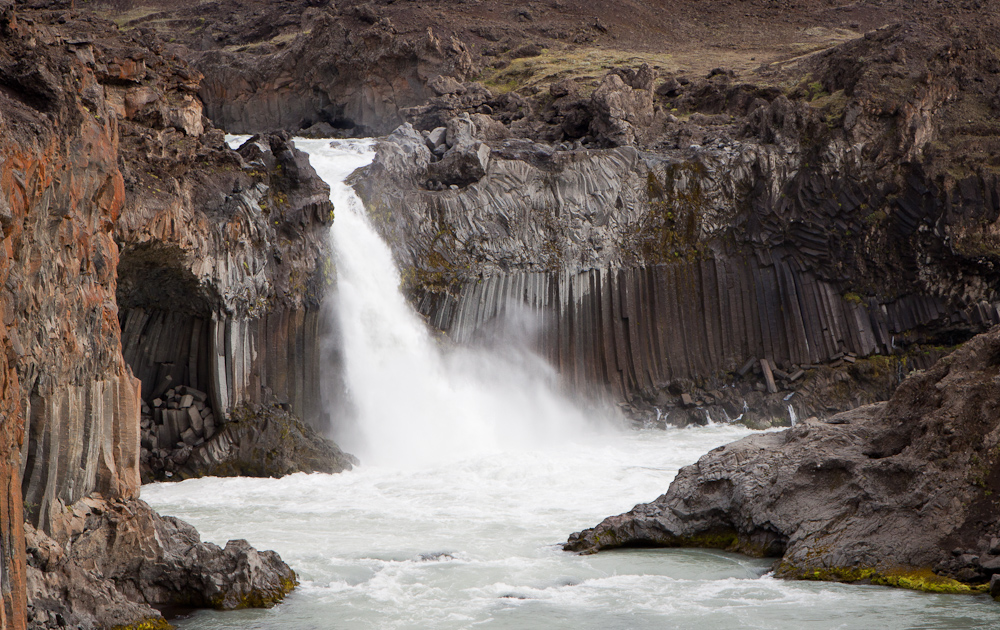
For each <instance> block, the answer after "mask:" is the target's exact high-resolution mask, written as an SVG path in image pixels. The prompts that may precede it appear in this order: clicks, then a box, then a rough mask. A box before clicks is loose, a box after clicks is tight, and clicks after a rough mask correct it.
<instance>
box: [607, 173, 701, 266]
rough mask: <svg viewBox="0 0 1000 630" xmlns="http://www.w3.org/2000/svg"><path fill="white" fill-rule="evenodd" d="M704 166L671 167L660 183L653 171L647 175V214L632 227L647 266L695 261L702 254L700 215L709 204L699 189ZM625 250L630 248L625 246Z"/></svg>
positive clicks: (636, 242) (630, 247)
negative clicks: (649, 264) (650, 264)
mask: <svg viewBox="0 0 1000 630" xmlns="http://www.w3.org/2000/svg"><path fill="white" fill-rule="evenodd" d="M706 175H707V170H706V168H705V165H704V164H702V163H700V162H696V161H691V162H682V163H678V164H670V165H668V166H666V167H665V168H664V172H663V181H662V182H661V181H660V179H659V178H657V176H656V174H655V173H654V172H653V171H649V172H648V173H647V174H646V197H647V203H648V212H647V213H646V214H645V216H644V217H643V218H642V220H641V222H640V223H639V224H637V225H635V226H634V235H635V245H637V246H638V247H637V249H638V251H639V253H641V255H642V259H643V261H644V262H646V263H669V262H680V261H687V262H694V261H697V260H699V259H700V258H701V256H702V255H703V251H702V245H701V243H700V242H699V235H700V232H701V221H702V216H703V215H704V214H705V212H706V210H707V209H708V201H707V200H706V198H705V194H704V192H703V190H702V185H701V182H702V179H703V178H704V177H705V176H706ZM622 249H623V250H625V251H629V250H631V249H633V246H632V245H631V244H626V245H625V246H624V247H623V248H622Z"/></svg>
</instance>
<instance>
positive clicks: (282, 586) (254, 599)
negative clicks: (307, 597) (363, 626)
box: [154, 572, 299, 630]
mask: <svg viewBox="0 0 1000 630" xmlns="http://www.w3.org/2000/svg"><path fill="white" fill-rule="evenodd" d="M298 585H299V581H298V579H297V578H296V576H295V573H294V572H293V573H292V577H291V578H282V579H281V581H280V583H279V586H278V589H277V590H274V591H262V590H255V591H251V592H249V593H244V594H243V595H241V596H240V598H239V601H237V603H236V606H234V607H232V608H225V607H224V603H225V600H226V598H225V596H222V595H220V596H218V597H216V598H214V599H213V600H212V606H214V607H215V608H216V609H218V610H242V609H244V608H271V607H272V606H274V605H275V604H278V603H280V602H281V600H283V599H284V598H285V595H288V594H289V593H291V592H292V591H293V590H295V587H296V586H298ZM154 630H155V629H154Z"/></svg>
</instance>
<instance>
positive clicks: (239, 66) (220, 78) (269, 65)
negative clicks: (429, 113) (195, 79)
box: [191, 13, 474, 135]
mask: <svg viewBox="0 0 1000 630" xmlns="http://www.w3.org/2000/svg"><path fill="white" fill-rule="evenodd" d="M304 28H306V29H307V30H306V31H305V32H304V33H303V34H302V35H301V36H299V37H298V38H296V39H295V40H294V41H293V42H292V43H291V44H290V45H289V46H288V47H287V48H285V49H284V50H281V51H280V52H273V53H271V54H259V55H253V54H245V53H237V52H229V51H219V50H211V51H206V52H200V53H193V54H192V56H191V58H192V62H193V63H194V65H195V66H196V67H197V68H198V69H199V70H200V71H201V72H203V73H204V75H205V80H204V82H203V83H202V87H201V89H200V91H199V95H200V96H201V98H202V100H203V101H204V102H205V105H206V113H207V115H208V116H209V118H211V119H212V121H213V122H214V123H215V124H216V125H218V126H220V127H222V128H224V129H226V130H227V131H229V132H230V133H255V132H258V131H268V130H278V129H288V130H292V131H298V130H300V129H302V130H304V129H308V128H309V127H311V126H312V125H314V124H319V123H322V125H323V126H322V130H324V131H325V132H326V133H324V134H321V135H329V134H330V133H333V132H335V131H336V130H339V131H340V132H341V133H343V132H347V133H349V134H352V135H377V134H382V133H387V132H388V131H390V130H391V129H393V128H394V127H395V126H396V125H397V124H399V123H400V122H402V120H403V117H402V115H401V114H400V110H401V109H403V108H406V107H411V106H414V105H419V104H421V103H423V102H424V101H426V100H427V99H428V98H430V97H433V96H436V95H437V92H435V91H434V89H433V88H432V87H431V86H429V85H428V83H429V82H430V81H431V80H432V79H435V78H438V77H439V75H442V74H445V75H449V76H452V75H454V76H457V77H458V78H460V79H465V78H468V77H469V76H471V75H472V74H473V71H474V65H473V59H472V57H471V56H470V54H469V51H468V50H467V49H466V47H465V44H463V43H462V42H461V41H460V40H458V39H455V38H448V37H444V38H442V37H438V36H437V35H435V34H434V30H433V29H432V28H427V30H426V32H425V33H422V34H420V35H413V34H411V35H408V36H406V37H404V36H401V35H398V34H397V32H396V29H395V27H394V26H393V24H392V22H391V21H389V20H387V19H383V20H380V21H377V22H375V23H374V24H365V25H363V27H362V28H349V27H347V26H346V25H345V24H342V23H340V22H339V21H335V20H333V19H332V18H331V17H329V16H326V15H324V14H321V13H317V14H316V15H315V18H314V19H313V20H312V21H311V22H310V23H309V24H307V25H305V26H304ZM452 80H454V79H452Z"/></svg>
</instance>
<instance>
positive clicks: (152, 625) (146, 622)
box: [111, 617, 173, 630]
mask: <svg viewBox="0 0 1000 630" xmlns="http://www.w3.org/2000/svg"><path fill="white" fill-rule="evenodd" d="M111 630H173V626H172V625H170V624H169V623H167V620H166V619H164V618H163V617H150V618H149V619H143V620H142V621H140V622H138V623H133V624H129V625H127V626H114V627H113V628H111Z"/></svg>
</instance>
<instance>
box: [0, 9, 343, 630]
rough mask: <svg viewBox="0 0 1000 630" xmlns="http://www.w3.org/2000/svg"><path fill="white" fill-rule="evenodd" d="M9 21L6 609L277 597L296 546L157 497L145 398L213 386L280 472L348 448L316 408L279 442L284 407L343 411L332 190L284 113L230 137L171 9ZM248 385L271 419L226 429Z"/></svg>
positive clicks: (243, 443)
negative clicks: (333, 361)
mask: <svg viewBox="0 0 1000 630" xmlns="http://www.w3.org/2000/svg"><path fill="white" fill-rule="evenodd" d="M0 34H2V40H0V87H2V89H0V128H2V130H3V133H2V138H0V228H2V237H3V240H2V243H0V281H2V284H0V286H2V289H0V323H2V325H0V348H2V350H3V352H0V368H2V369H0V379H2V388H0V413H2V423H0V437H2V439H0V445H2V446H0V448H2V449H3V452H2V453H0V454H2V455H3V458H2V463H0V487H2V488H3V499H2V501H0V516H2V518H0V577H2V579H0V593H2V597H3V608H2V617H0V626H2V627H4V628H6V627H11V628H24V627H25V624H26V623H28V613H29V606H30V613H31V620H30V623H31V624H32V626H35V627H56V626H58V625H61V624H65V623H66V622H67V620H71V621H70V623H74V624H79V625H80V626H81V627H110V626H111V625H128V624H132V623H139V622H141V621H143V620H144V619H147V620H153V621H151V623H154V622H155V623H161V624H162V617H161V616H160V614H159V613H158V612H157V609H158V608H163V607H166V606H172V605H195V606H203V605H211V606H217V607H222V608H233V607H240V606H245V605H268V604H272V603H274V602H275V601H277V600H279V599H280V598H281V597H282V596H283V595H284V593H285V592H287V591H288V590H289V589H290V588H291V586H292V584H293V581H294V574H293V573H291V571H290V569H289V568H288V567H287V566H286V565H284V563H282V562H281V561H280V559H279V558H277V556H275V555H274V554H271V553H270V552H260V553H258V552H257V551H255V550H253V549H251V548H249V546H247V545H246V544H245V543H240V542H238V541H237V542H235V543H231V544H230V545H229V546H228V547H227V548H226V549H225V550H223V549H219V548H218V547H215V546H213V545H203V544H201V543H200V542H199V541H198V540H197V535H196V534H195V533H194V532H193V530H192V529H191V528H190V527H189V526H187V525H185V524H183V523H180V522H178V521H173V520H171V519H163V518H161V517H159V516H158V515H156V514H155V513H153V512H151V511H150V510H149V509H148V507H146V506H145V505H144V504H143V503H141V502H140V501H138V494H139V484H140V459H144V458H146V457H147V456H149V454H150V453H149V451H150V450H151V449H148V448H147V449H143V448H142V446H141V442H143V441H146V440H147V439H148V438H147V436H146V435H144V434H143V424H142V421H141V420H142V418H143V416H144V412H145V411H147V410H148V412H149V413H148V414H145V416H146V419H147V423H146V429H147V432H148V430H149V429H150V428H157V427H160V426H163V425H166V424H167V423H168V419H169V421H170V422H173V421H175V420H177V421H178V422H179V419H178V418H176V417H175V416H176V415H177V414H175V413H174V412H175V411H179V410H180V409H181V405H180V404H178V403H174V405H175V406H176V409H174V408H169V407H165V408H164V409H159V406H158V405H156V404H154V402H153V399H154V398H155V396H158V395H159V394H161V393H163V391H157V388H158V387H159V386H160V385H161V384H163V383H166V384H167V385H168V386H169V387H172V388H174V389H175V391H180V390H181V388H184V391H185V392H186V391H187V390H188V389H190V390H192V391H203V392H205V398H204V402H202V404H204V403H205V402H207V407H208V408H209V409H210V410H212V411H213V413H214V416H215V418H217V419H218V426H219V428H220V430H219V432H218V433H217V434H216V435H215V436H214V437H216V438H221V440H222V442H224V443H222V442H220V443H219V444H221V446H220V445H219V444H215V443H214V442H213V441H212V440H209V441H207V442H205V443H204V444H200V443H198V444H195V446H205V447H206V448H208V449H214V450H212V451H211V452H222V451H225V452H226V453H230V452H234V451H235V452H239V449H240V448H246V449H254V448H256V449H257V451H255V452H261V453H264V452H268V449H269V448H272V447H274V448H276V450H275V451H274V452H275V453H277V454H278V456H276V458H275V460H274V461H275V471H274V472H275V474H283V473H285V472H288V471H289V470H297V469H299V467H298V466H299V462H297V461H295V458H296V457H299V456H302V458H303V460H304V461H307V462H308V466H310V470H319V469H329V470H331V471H333V470H340V469H343V468H344V467H345V466H347V467H349V466H350V464H351V460H350V458H349V456H344V455H343V454H342V453H339V451H338V450H337V449H335V447H333V446H332V445H330V444H329V443H327V442H325V440H324V439H323V438H321V437H319V436H318V435H317V434H316V433H315V432H312V431H309V430H308V429H307V428H306V427H304V426H302V425H297V424H294V423H295V422H297V420H295V419H294V418H288V419H287V420H284V424H281V425H280V426H283V427H288V426H295V427H298V429H297V431H296V432H294V433H293V434H292V436H291V437H289V438H288V440H290V442H289V443H285V444H282V445H278V446H275V445H274V444H263V443H262V442H263V441H266V440H267V439H268V436H271V437H274V434H275V430H274V429H273V428H272V429H269V428H267V426H268V425H267V422H268V419H267V418H268V417H270V416H273V417H274V418H275V421H276V422H277V421H278V420H279V419H281V418H286V417H287V416H288V414H289V410H291V411H292V412H294V413H295V414H298V415H299V417H300V418H307V419H310V420H313V421H315V422H317V423H320V424H321V420H318V419H317V416H318V414H317V413H316V412H315V410H316V409H317V408H318V406H319V405H318V403H317V398H318V392H319V387H318V379H319V378H320V377H319V374H318V373H319V369H318V365H319V357H318V351H317V350H315V346H316V344H315V342H316V339H317V338H318V328H319V321H320V318H319V315H318V313H319V308H320V304H319V300H320V296H321V293H322V289H323V286H324V284H325V282H326V277H325V273H324V269H325V266H324V265H323V264H322V263H323V261H324V260H325V257H326V251H325V232H326V229H327V226H328V225H329V222H330V220H331V219H332V207H331V205H330V203H329V199H328V190H327V189H326V187H325V185H324V184H323V183H322V182H321V181H320V180H319V179H318V178H317V177H316V176H315V173H314V172H313V171H312V170H311V168H310V167H309V166H308V160H307V159H306V158H305V156H304V154H301V153H298V152H296V151H295V150H294V148H293V147H292V146H291V144H290V142H289V141H288V138H287V137H285V136H268V137H262V138H257V139H255V140H254V141H253V142H251V143H249V144H248V145H247V146H246V147H244V150H243V152H242V153H236V152H234V151H232V150H231V149H230V148H229V147H228V146H227V145H226V144H225V142H224V140H223V135H222V133H221V132H220V131H218V130H215V129H213V128H212V127H211V124H210V123H209V122H208V120H207V119H206V118H204V116H203V115H202V105H201V102H200V101H199V99H198V98H197V96H196V92H197V90H198V88H199V85H200V83H199V81H200V75H199V74H198V73H197V71H195V70H193V69H191V68H190V66H188V65H187V64H186V63H185V62H184V61H182V60H181V59H179V58H178V57H176V56H175V55H173V54H171V53H169V52H167V51H166V50H165V49H164V47H163V44H162V43H161V42H160V41H159V40H158V39H157V38H156V37H155V36H154V35H153V34H151V33H149V32H141V31H132V32H130V33H128V34H122V33H120V32H119V31H118V30H117V29H116V28H115V27H114V25H113V24H111V23H108V22H105V21H103V20H100V19H98V18H96V17H94V16H92V15H89V14H86V13H81V12H76V11H73V10H71V9H70V10H68V9H66V8H62V7H59V6H54V7H50V8H27V7H23V8H18V9H17V10H15V7H14V6H13V5H11V4H10V3H4V4H2V5H0ZM123 330H124V334H123ZM199 388H200V389H199ZM164 389H166V388H164ZM248 405H257V408H258V409H259V411H258V414H257V417H259V418H260V419H261V421H262V424H260V425H258V426H257V427H256V428H252V429H251V428H247V427H246V426H243V427H242V428H241V430H240V431H238V432H237V434H235V435H234V434H231V433H232V432H226V431H225V429H224V424H225V421H226V420H228V418H229V416H230V413H231V412H232V411H233V410H234V409H237V408H239V409H242V408H244V407H246V406H248ZM189 408H193V407H190V406H189V407H187V408H184V413H185V417H188V414H189V411H188V409H189ZM270 410H273V412H272V411H270ZM157 411H159V412H162V413H155V412H157ZM167 411H170V412H171V413H170V414H167V413H166V412H167ZM200 419H202V418H200ZM289 423H291V424H289ZM242 424H243V425H247V424H249V422H244V423H242ZM170 427H171V428H177V425H176V424H171V425H170ZM182 432H183V431H182ZM168 434H169V432H168ZM170 435H172V434H170ZM210 437H211V436H210ZM184 438H185V440H184V441H181V440H178V443H177V444H174V443H164V444H159V443H157V444H156V445H155V446H154V445H152V444H149V445H148V446H152V447H153V448H158V449H161V450H162V451H163V453H162V454H165V455H176V451H177V450H178V448H179V449H180V450H183V448H184V447H185V446H187V441H186V439H187V434H185V435H184ZM202 439H203V438H202ZM310 449H311V450H310ZM188 453H190V449H188ZM203 459H204V458H203ZM230 459H231V458H230ZM225 461H226V463H227V464H228V465H229V466H230V468H231V469H238V467H239V465H240V464H239V463H234V462H233V461H230V460H225ZM181 463H183V462H181ZM202 463H203V464H204V463H205V462H202ZM211 463H215V462H211ZM255 464H257V466H258V467H257V468H256V470H258V471H260V470H262V469H264V468H266V465H267V464H266V463H255ZM67 515H73V516H72V518H71V519H70V521H67V518H70V517H69V516H67ZM24 522H27V528H28V532H29V551H30V554H31V555H30V560H29V562H28V563H27V564H26V562H25V549H26V547H25V532H24V530H23V526H22V523H24ZM126 543H127V544H129V545H132V547H129V548H128V549H126V548H124V547H123V546H122V545H125V544H126ZM133 551H134V553H133ZM143 559H144V560H143ZM136 562H139V563H140V564H141V563H142V562H147V563H149V564H148V567H147V568H146V569H143V568H142V567H141V566H139V564H136ZM171 563H173V564H171ZM168 565H169V566H174V568H173V569H171V570H170V571H167V573H166V574H163V575H161V576H159V577H158V576H157V575H153V574H155V573H157V572H158V570H156V571H154V570H152V569H151V568H150V567H153V566H156V567H161V568H162V567H163V566H168ZM171 571H173V573H171ZM136 572H138V573H136ZM234 573H235V574H238V575H240V576H242V577H240V578H239V579H237V580H236V582H233V581H232V580H231V579H230V576H231V575H232V574H234ZM27 587H30V593H31V597H32V599H31V600H30V601H28V600H27V599H26V588H27ZM124 602H131V603H130V604H127V605H126V604H125V603H124ZM71 608H72V610H70V609H71ZM156 620H159V621H156Z"/></svg>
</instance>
